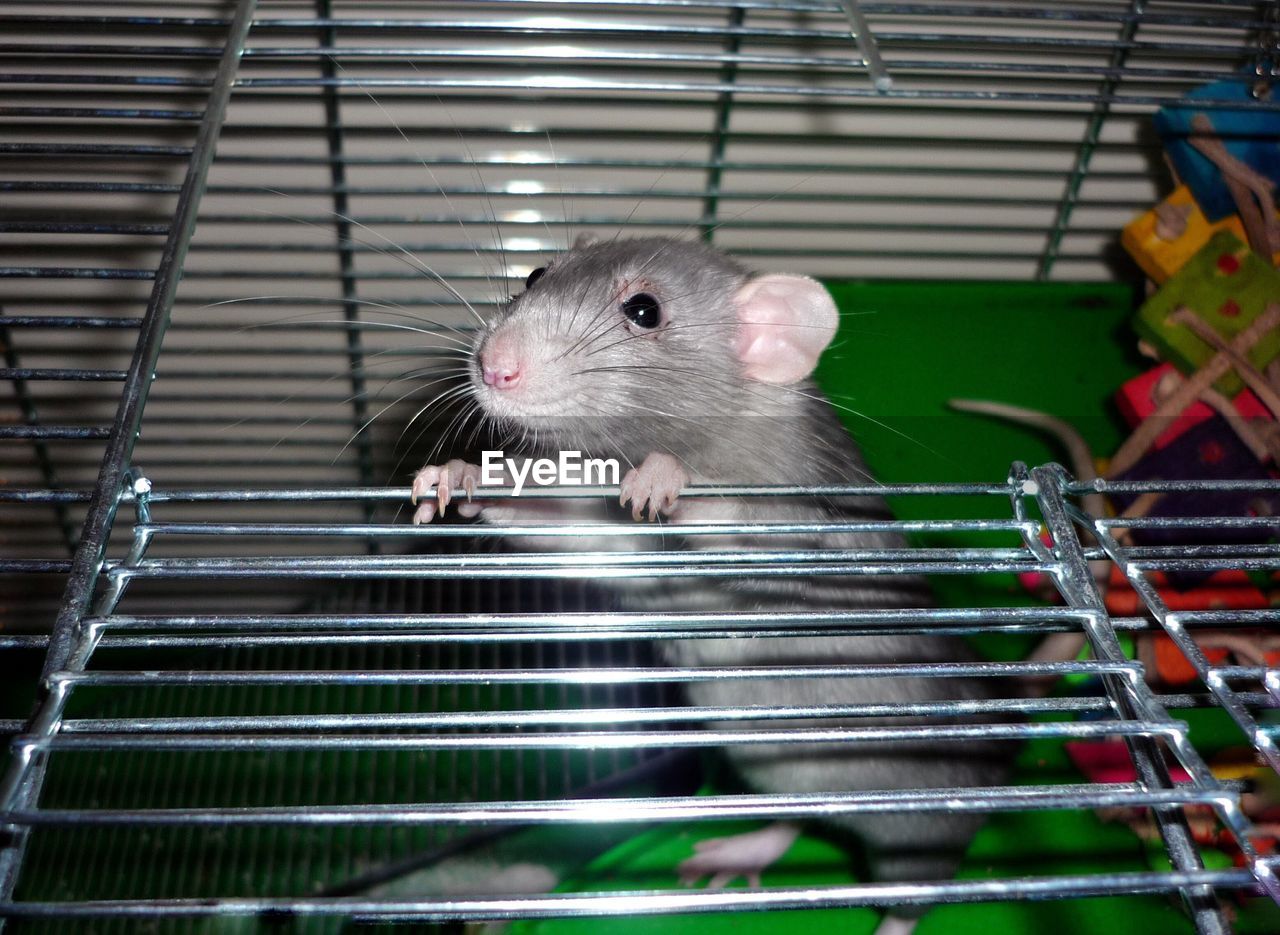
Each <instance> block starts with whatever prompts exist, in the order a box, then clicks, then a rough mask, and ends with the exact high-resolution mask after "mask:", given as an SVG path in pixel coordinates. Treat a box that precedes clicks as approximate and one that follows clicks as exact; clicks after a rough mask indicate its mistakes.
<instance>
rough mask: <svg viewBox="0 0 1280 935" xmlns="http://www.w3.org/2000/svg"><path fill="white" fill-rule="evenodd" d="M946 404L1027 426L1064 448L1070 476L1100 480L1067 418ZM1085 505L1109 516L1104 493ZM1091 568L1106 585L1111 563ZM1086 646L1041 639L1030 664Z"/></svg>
mask: <svg viewBox="0 0 1280 935" xmlns="http://www.w3.org/2000/svg"><path fill="white" fill-rule="evenodd" d="M947 405H948V406H950V407H951V408H952V409H956V410H958V411H960V412H972V413H975V414H977V415H983V416H990V417H991V418H994V419H1001V420H1003V421H1006V422H1013V423H1016V424H1018V425H1025V426H1028V427H1030V428H1033V429H1036V430H1038V431H1040V432H1043V433H1045V434H1047V435H1049V436H1051V437H1052V438H1053V439H1054V440H1055V441H1056V442H1057V443H1058V444H1060V445H1061V446H1062V448H1063V449H1064V451H1065V452H1066V454H1067V460H1068V464H1069V466H1070V468H1071V473H1072V474H1074V475H1075V477H1076V479H1077V480H1079V481H1080V482H1082V483H1089V482H1090V481H1094V480H1097V479H1098V469H1097V466H1096V462H1095V461H1094V457H1093V449H1092V448H1090V447H1089V443H1088V442H1087V441H1085V439H1084V436H1083V435H1081V434H1080V432H1079V430H1078V429H1076V427H1075V426H1074V425H1072V424H1071V423H1070V422H1068V421H1066V420H1065V419H1060V418H1059V417H1057V416H1055V415H1050V414H1049V413H1047V412H1042V411H1040V410H1039V409H1026V408H1024V407H1022V406H1013V405H1010V404H1008V403H1001V402H995V401H993V400H986V399H951V400H948V401H947ZM1083 502H1084V508H1085V510H1086V511H1087V512H1088V513H1089V514H1090V515H1092V516H1105V515H1106V500H1105V498H1104V497H1103V496H1102V494H1100V493H1090V494H1085V496H1084V498H1083ZM1090 568H1091V570H1092V572H1093V578H1094V581H1096V582H1097V583H1098V585H1099V587H1101V586H1103V585H1105V583H1106V581H1107V578H1108V577H1109V576H1110V574H1111V564H1110V562H1108V561H1105V560H1101V561H1094V562H1091V563H1090ZM1083 647H1084V634H1083V633H1077V632H1075V631H1072V632H1070V633H1052V634H1050V635H1049V636H1046V637H1045V638H1044V639H1043V640H1041V642H1040V644H1039V645H1038V646H1036V648H1035V649H1034V650H1032V652H1031V654H1030V655H1029V656H1028V657H1027V660H1028V661H1029V662H1071V661H1072V660H1074V659H1075V658H1076V657H1077V656H1079V655H1080V650H1081V649H1082V648H1083ZM1028 687H1029V688H1030V689H1031V690H1032V691H1034V692H1036V693H1038V694H1044V693H1046V692H1047V691H1048V690H1049V688H1050V687H1051V686H1049V685H1047V684H1045V680H1043V679H1037V680H1035V683H1034V684H1032V685H1029V686H1028Z"/></svg>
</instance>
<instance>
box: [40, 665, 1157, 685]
mask: <svg viewBox="0 0 1280 935" xmlns="http://www.w3.org/2000/svg"><path fill="white" fill-rule="evenodd" d="M1141 673H1142V666H1141V664H1140V663H1137V662H1132V661H1130V662H1099V661H1096V660H1091V659H1084V660H1079V661H1076V662H1069V663H1068V662H932V663H880V664H876V665H836V666H750V667H743V666H736V667H735V666H719V667H717V666H702V667H684V666H613V667H609V668H590V667H584V668H576V669H432V670H408V669H397V670H388V671H380V672H374V671H368V670H363V671H358V672H329V671H320V670H311V671H301V672H293V671H255V672H241V671H234V672H206V671H201V670H194V669H193V670H180V671H179V670H173V671H168V670H148V671H132V672H128V671H111V672H98V671H94V672H57V673H54V674H53V675H51V676H50V681H51V682H53V683H56V684H59V685H63V684H65V685H68V686H73V687H74V686H78V685H97V686H103V685H106V686H128V685H147V686H152V685H190V686H194V685H290V684H292V685H454V684H457V685H498V684H502V685H539V684H546V685H630V684H635V683H662V682H672V683H677V682H696V681H704V680H705V681H720V680H731V681H761V680H766V681H767V680H776V679H785V680H805V679H827V678H833V679H834V678H1022V677H1038V676H1058V675H1123V676H1126V677H1129V678H1140V677H1141Z"/></svg>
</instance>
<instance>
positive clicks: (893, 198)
mask: <svg viewBox="0 0 1280 935" xmlns="http://www.w3.org/2000/svg"><path fill="white" fill-rule="evenodd" d="M0 191H21V192H111V193H120V194H136V193H147V194H174V193H176V192H177V186H174V185H164V184H162V183H152V182H87V181H48V182H45V181H41V182H29V181H21V180H0ZM271 191H272V192H274V193H277V194H279V195H284V196H305V195H331V194H333V193H335V192H337V193H343V194H348V195H353V196H387V197H408V196H413V195H432V196H440V195H448V196H450V197H456V198H462V197H476V198H492V199H496V200H498V201H500V200H501V199H503V198H512V199H515V200H518V201H519V202H521V203H522V204H525V203H527V202H528V198H529V196H528V193H526V192H521V191H506V190H504V189H501V188H499V189H496V190H489V189H486V188H481V187H475V186H465V185H443V186H430V185H417V186H415V185H350V184H348V185H336V186H319V185H288V184H282V185H274V186H272V188H271ZM208 193H209V194H211V195H258V196H260V195H262V194H263V193H264V189H263V188H262V187H261V186H256V185H227V184H221V185H217V184H215V185H210V186H209V188H208ZM574 197H575V198H619V199H623V200H625V201H627V202H628V203H632V202H634V201H635V200H637V199H640V198H644V199H653V200H658V199H663V200H669V199H674V200H688V201H694V202H696V201H699V200H700V199H702V198H704V197H705V193H704V192H702V191H701V190H700V189H699V190H693V189H661V188H654V189H653V190H647V189H643V188H623V187H617V188H599V187H593V188H575V189H574ZM721 198H722V199H726V200H734V201H752V202H759V203H764V202H779V203H792V202H801V203H806V204H807V203H810V202H814V201H821V202H826V203H833V204H894V205H903V204H923V205H956V206H965V205H970V206H975V207H976V206H992V205H995V206H999V205H1002V204H1003V205H1009V206H1012V207H1026V208H1037V207H1052V206H1054V205H1056V204H1057V201H1056V200H1053V199H1047V198H1046V199H1036V198H1014V197H1001V196H999V195H991V196H987V195H980V196H979V195H964V194H928V195H910V194H903V195H887V194H880V195H877V194H876V193H874V192H872V193H867V194H851V193H844V192H825V191H824V192H806V191H803V190H802V189H799V188H792V189H789V190H777V189H774V190H770V189H760V190H756V189H753V190H751V191H740V192H734V191H733V190H732V189H726V190H725V191H724V192H723V193H722V195H721ZM1077 204H1079V205H1081V206H1089V207H1107V208H1114V209H1117V210H1126V211H1127V210H1138V209H1141V208H1142V207H1143V206H1144V205H1146V202H1143V201H1137V200H1133V201H1127V200H1117V199H1114V198H1111V199H1106V200H1099V201H1093V200H1082V201H1079V202H1077ZM277 220H279V219H277ZM330 220H332V219H330ZM489 223H491V222H490V221H485V222H484V224H485V225H488V224H489ZM690 223H696V219H694V220H693V221H691V222H690ZM187 301H189V302H194V301H197V300H195V299H188V300H187ZM201 304H204V303H203V302H202V303H201Z"/></svg>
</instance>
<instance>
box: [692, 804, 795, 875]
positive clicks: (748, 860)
mask: <svg viewBox="0 0 1280 935" xmlns="http://www.w3.org/2000/svg"><path fill="white" fill-rule="evenodd" d="M799 835H800V827H799V826H798V825H795V824H792V823H791V822H789V821H777V822H774V823H773V824H771V825H767V826H765V827H764V828H761V829H760V830H758V831H748V832H747V833H745V834H735V835H731V836H729V837H725V838H708V839H707V840H705V841H699V842H698V843H697V844H695V845H694V846H693V849H694V851H695V852H696V853H694V855H693V856H692V857H690V858H689V859H687V860H684V861H681V863H680V866H679V868H678V872H679V875H680V882H681V883H682V884H684V885H685V886H693V885H694V884H695V883H697V882H698V881H699V880H701V879H702V878H703V877H706V876H709V877H711V879H710V880H709V881H708V882H707V888H708V889H713V890H718V889H722V888H723V887H724V886H725V885H727V884H728V883H730V882H732V881H733V880H736V879H737V878H738V877H745V878H746V881H747V883H748V885H750V886H755V887H758V886H759V885H760V873H761V872H762V871H764V870H765V869H767V868H768V867H770V866H772V865H773V864H774V863H775V862H776V861H777V860H778V858H780V857H781V856H782V855H783V854H785V853H786V852H787V851H788V850H789V849H790V847H791V845H792V844H793V843H795V839H796V838H797V837H798V836H799Z"/></svg>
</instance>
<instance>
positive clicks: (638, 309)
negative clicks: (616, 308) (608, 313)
mask: <svg viewBox="0 0 1280 935" xmlns="http://www.w3.org/2000/svg"><path fill="white" fill-rule="evenodd" d="M622 314H624V315H626V316H627V318H628V319H629V320H630V321H631V322H632V324H634V325H636V326H638V327H640V328H656V327H658V325H660V324H662V306H661V305H659V304H658V300H657V299H655V298H654V297H653V296H651V295H649V293H647V292H637V293H636V294H635V295H633V296H632V297H631V298H629V299H627V301H625V302H623V303H622Z"/></svg>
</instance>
